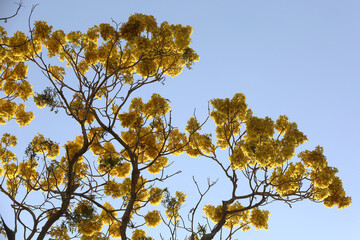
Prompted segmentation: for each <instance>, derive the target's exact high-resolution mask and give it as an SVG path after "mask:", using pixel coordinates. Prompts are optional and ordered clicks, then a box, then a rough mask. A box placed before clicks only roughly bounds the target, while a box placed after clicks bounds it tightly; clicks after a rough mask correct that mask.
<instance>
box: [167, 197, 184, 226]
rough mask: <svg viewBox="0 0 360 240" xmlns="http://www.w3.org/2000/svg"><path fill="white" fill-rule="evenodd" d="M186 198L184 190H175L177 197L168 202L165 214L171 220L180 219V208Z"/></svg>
mask: <svg viewBox="0 0 360 240" xmlns="http://www.w3.org/2000/svg"><path fill="white" fill-rule="evenodd" d="M185 199H186V194H184V193H182V192H178V191H176V192H175V197H174V198H172V199H171V200H170V203H169V204H167V206H166V210H165V214H166V217H167V218H168V219H169V220H172V221H173V220H178V219H179V218H180V213H179V210H180V208H181V206H182V205H183V204H184V202H185Z"/></svg>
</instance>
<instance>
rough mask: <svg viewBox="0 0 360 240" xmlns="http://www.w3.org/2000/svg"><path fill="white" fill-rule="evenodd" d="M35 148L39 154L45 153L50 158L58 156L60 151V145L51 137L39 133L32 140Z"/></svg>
mask: <svg viewBox="0 0 360 240" xmlns="http://www.w3.org/2000/svg"><path fill="white" fill-rule="evenodd" d="M31 145H32V147H33V150H34V151H35V152H36V153H37V154H39V153H41V154H44V155H46V157H48V158H52V159H54V158H56V157H57V156H58V155H59V153H60V146H59V145H58V144H56V143H54V142H53V141H51V140H49V139H45V137H44V135H42V134H40V133H38V134H37V135H36V136H35V137H34V138H33V140H32V141H31Z"/></svg>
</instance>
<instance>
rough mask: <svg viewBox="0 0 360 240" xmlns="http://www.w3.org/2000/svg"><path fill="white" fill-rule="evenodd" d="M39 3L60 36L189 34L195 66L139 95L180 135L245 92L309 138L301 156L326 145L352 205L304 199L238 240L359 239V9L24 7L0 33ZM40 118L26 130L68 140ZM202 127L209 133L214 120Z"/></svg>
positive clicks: (129, 4)
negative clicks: (135, 23)
mask: <svg viewBox="0 0 360 240" xmlns="http://www.w3.org/2000/svg"><path fill="white" fill-rule="evenodd" d="M13 2H14V0H1V2H0V16H2V17H3V16H7V15H9V14H10V13H12V12H13V11H15V9H16V5H14V3H13ZM36 3H39V5H38V6H37V8H36V11H35V12H34V15H33V19H34V20H45V21H47V22H48V23H49V24H51V25H53V26H54V28H55V29H63V30H65V31H70V30H83V31H85V30H86V29H87V28H88V27H91V26H93V25H94V24H99V23H102V22H111V19H114V20H115V21H117V22H122V21H126V19H127V18H128V16H129V15H130V14H132V13H137V12H138V13H144V14H150V15H153V16H154V17H156V18H157V19H158V21H159V22H162V21H168V22H170V23H174V24H183V25H191V26H193V29H194V33H193V35H192V39H193V43H192V47H193V48H194V49H195V50H196V51H197V53H198V54H199V55H200V61H199V62H198V63H196V64H195V65H194V67H193V69H192V70H191V71H184V72H183V73H182V74H181V75H180V76H178V77H176V78H174V79H168V81H167V82H166V84H165V85H164V86H162V85H156V86H153V87H151V88H148V89H146V90H145V91H143V92H142V94H144V95H149V94H150V93H152V92H158V93H160V94H162V95H163V96H164V97H166V98H169V99H170V100H171V103H172V104H171V106H172V109H173V112H174V113H173V117H174V124H176V125H178V126H180V127H183V126H184V123H185V121H186V120H187V118H189V117H190V116H191V115H192V113H193V111H194V108H196V111H197V115H198V116H199V118H205V117H206V112H207V102H208V100H210V99H211V98H225V97H232V96H233V95H234V94H235V93H237V92H242V93H244V94H245V96H246V97H247V102H248V105H249V107H250V108H252V110H253V112H254V114H255V115H258V116H262V117H264V116H270V117H272V118H277V117H278V116H279V115H282V114H286V115H288V116H289V118H290V120H291V121H295V122H297V123H298V126H299V129H300V130H302V131H303V132H304V133H305V134H306V135H307V136H308V139H309V142H307V143H306V144H304V146H305V147H306V148H308V149H313V148H314V146H317V145H322V146H324V149H325V154H326V156H327V158H328V162H329V164H330V165H332V166H335V167H337V168H338V169H339V173H338V176H340V177H341V178H342V180H343V183H344V187H345V190H346V191H347V193H348V195H350V196H352V198H353V204H352V206H350V207H349V208H348V209H345V210H337V209H328V208H326V207H324V206H323V205H321V204H314V203H312V202H308V201H304V202H301V203H297V204H295V205H294V206H293V208H289V207H287V206H286V205H285V204H273V205H270V207H268V208H267V209H269V210H271V216H270V221H269V230H268V231H255V230H253V231H250V232H246V233H242V232H240V233H239V234H238V235H237V238H238V239H250V238H251V239H252V240H257V239H264V237H265V238H266V239H293V240H300V239H327V240H338V239H340V238H341V239H349V240H351V239H360V233H359V228H360V220H359V219H360V218H359V213H360V206H359V199H360V193H359V192H360V191H359V183H360V180H359V179H360V177H359V169H360V159H359V156H360V151H359V149H360V147H359V144H360V143H359V135H360V122H359V119H360V107H359V104H360V93H359V92H360V83H359V79H360V67H359V66H360V14H359V13H360V1H358V0H352V1H350V0H343V1H336V0H316V1H314V0H302V1H295V0H287V1H284V0H271V1H269V0H258V1H254V0H247V1H243V0H237V1H228V0H223V1H212V0H206V1H205V0H195V1H194V0H193V1H190V0H184V1H172V0H151V1H150V0H141V1H140V0H134V1H124V0H112V1H110V0H103V1H90V0H87V1H85V0H61V1H50V0H35V1H30V0H24V5H25V8H23V9H22V10H21V11H20V14H19V16H17V17H16V18H15V19H13V20H10V21H9V22H8V23H6V24H4V23H1V25H2V26H5V28H6V29H7V30H8V31H9V32H11V31H16V30H18V29H20V30H24V31H26V29H27V17H28V15H29V13H30V9H31V6H32V5H33V4H36ZM29 78H36V79H37V80H36V81H39V82H42V83H45V80H41V78H42V76H41V75H40V74H39V72H32V71H31V72H30V75H29ZM31 81H32V80H31ZM39 90H41V87H40V89H39ZM37 116H39V117H37V118H36V119H35V120H34V122H33V123H32V125H31V126H30V128H31V129H32V131H35V133H36V132H37V131H41V132H43V133H44V134H46V135H47V136H52V135H61V136H63V137H64V139H66V138H67V136H64V133H63V132H64V131H63V130H61V129H60V131H61V132H59V128H56V127H54V126H52V125H51V124H49V123H48V121H47V122H45V123H44V119H43V118H42V117H41V116H47V115H46V114H45V113H39V114H38V115H37ZM49 116H50V115H49ZM50 118H54V116H53V115H51V116H50ZM44 126H45V128H44ZM4 128H5V129H4ZM6 128H13V129H11V131H14V132H15V133H16V134H18V135H20V134H22V135H24V136H28V137H29V139H31V138H32V136H33V133H30V130H27V129H25V128H21V129H20V128H17V127H16V125H15V124H10V125H5V126H3V127H2V129H1V131H2V132H3V131H6V130H9V131H10V129H6ZM208 129H213V125H212V123H211V122H209V128H208ZM28 131H29V132H28ZM31 134H32V135H31ZM58 141H61V139H60V140H58ZM24 144H25V143H24ZM181 158H184V162H187V163H189V161H190V162H191V164H193V165H194V166H195V167H194V168H191V169H188V170H186V169H185V170H184V174H183V175H182V176H181V177H180V178H179V179H180V180H181V181H183V179H185V178H188V177H191V175H194V174H196V175H197V180H198V181H199V182H201V181H202V182H205V181H206V178H207V177H213V178H214V179H215V178H217V176H214V175H216V172H212V171H210V170H209V172H207V171H204V165H206V164H207V162H206V161H205V160H201V159H187V157H186V156H182V157H181ZM196 167H197V168H196ZM184 181H185V180H184ZM188 188H189V189H188V190H187V189H183V190H184V191H187V192H188V193H190V195H191V193H193V191H194V188H193V186H189V187H188ZM213 191H214V196H219V195H220V196H221V194H223V192H222V191H223V187H222V186H219V185H218V186H217V187H216V188H214V189H213ZM0 201H1V196H0ZM3 211H5V210H3V209H1V210H0V212H1V213H2V214H4V212H3ZM154 237H156V236H154Z"/></svg>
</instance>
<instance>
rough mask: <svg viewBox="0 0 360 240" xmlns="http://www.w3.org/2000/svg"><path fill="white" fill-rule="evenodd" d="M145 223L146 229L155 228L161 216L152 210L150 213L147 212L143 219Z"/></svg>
mask: <svg viewBox="0 0 360 240" xmlns="http://www.w3.org/2000/svg"><path fill="white" fill-rule="evenodd" d="M144 219H145V223H146V225H147V226H148V227H156V226H158V225H159V224H160V223H161V216H160V213H159V211H157V210H154V211H151V212H148V213H147V214H146V215H145V217H144Z"/></svg>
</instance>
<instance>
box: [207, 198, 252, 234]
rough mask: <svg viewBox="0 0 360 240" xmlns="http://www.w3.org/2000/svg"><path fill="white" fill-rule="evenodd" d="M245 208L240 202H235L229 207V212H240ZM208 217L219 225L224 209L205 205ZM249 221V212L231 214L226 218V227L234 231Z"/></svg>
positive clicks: (219, 206)
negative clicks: (236, 227)
mask: <svg viewBox="0 0 360 240" xmlns="http://www.w3.org/2000/svg"><path fill="white" fill-rule="evenodd" d="M242 208H244V207H243V206H242V205H241V204H240V203H239V202H235V203H233V204H231V205H230V206H228V207H227V212H231V211H238V210H241V209H242ZM203 211H204V213H205V214H206V216H207V217H208V218H209V219H210V220H211V221H213V222H214V223H218V222H219V221H220V220H221V218H222V217H225V216H223V207H222V206H221V205H218V206H217V207H215V206H213V205H205V206H204V208H203ZM248 219H249V211H248V210H246V211H239V212H236V213H230V214H227V216H226V222H225V224H224V227H226V228H229V229H232V228H234V227H235V226H237V225H240V224H242V223H247V222H248Z"/></svg>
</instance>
